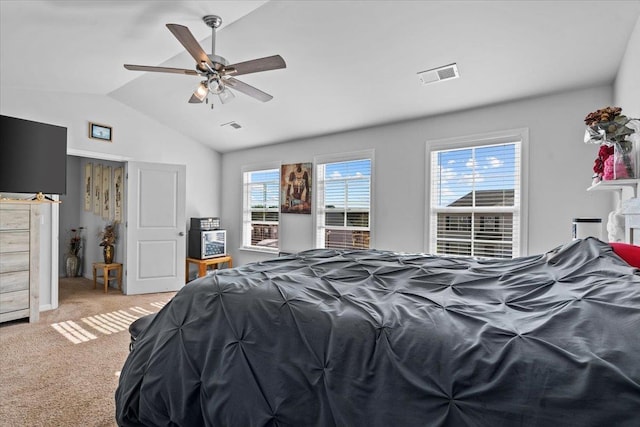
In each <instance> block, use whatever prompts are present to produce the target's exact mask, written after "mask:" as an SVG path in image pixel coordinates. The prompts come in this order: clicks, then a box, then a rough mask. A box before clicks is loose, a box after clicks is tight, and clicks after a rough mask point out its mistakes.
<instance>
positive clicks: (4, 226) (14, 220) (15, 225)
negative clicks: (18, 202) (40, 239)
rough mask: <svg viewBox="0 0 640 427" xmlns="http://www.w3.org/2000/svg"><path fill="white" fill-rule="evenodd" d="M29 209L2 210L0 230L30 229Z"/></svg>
mask: <svg viewBox="0 0 640 427" xmlns="http://www.w3.org/2000/svg"><path fill="white" fill-rule="evenodd" d="M28 229H29V209H21V210H2V213H0V230H28Z"/></svg>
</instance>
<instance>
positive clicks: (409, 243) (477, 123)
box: [221, 86, 613, 265]
mask: <svg viewBox="0 0 640 427" xmlns="http://www.w3.org/2000/svg"><path fill="white" fill-rule="evenodd" d="M612 95H613V88H612V87H611V86H602V87H596V88H591V89H585V90H578V91H573V92H567V93H560V94H555V95H549V96H543V97H539V98H533V99H529V100H522V101H517V102H510V103H505V104H500V105H494V106H490V107H486V108H480V109H473V110H468V111H463V112H458V113H453V114H447V115H443V116H437V117H429V118H424V119H419V120H413V121H408V122H403V123H397V124H391V125H386V126H380V127H374V128H367V129H361V130H356V131H351V132H345V133H339V134H335V135H328V136H323V137H317V138H312V139H307V140H303V141H294V142H290V143H284V144H279V145H275V146H270V147H263V148H256V149H250V150H242V151H237V152H232V153H226V154H223V156H222V172H223V181H224V183H225V186H224V189H223V192H222V219H221V220H222V222H223V226H224V228H226V229H227V230H229V231H228V233H229V245H228V247H229V248H230V252H231V254H232V256H233V257H234V264H236V265H241V264H244V263H246V262H250V261H256V260H261V259H265V258H268V257H271V256H273V255H265V254H261V253H256V252H248V251H241V250H239V249H238V248H240V246H241V243H242V239H241V235H240V233H241V230H242V174H241V169H242V167H243V166H244V165H251V164H257V163H264V162H269V161H282V162H283V163H297V162H309V161H312V160H313V158H314V156H317V155H323V154H328V153H342V152H350V151H357V150H364V149H374V150H375V165H374V171H373V174H374V178H373V207H372V209H373V212H372V216H373V218H374V219H373V224H372V226H373V229H372V242H373V243H372V245H373V246H374V247H376V248H379V249H390V250H397V251H407V252H421V251H425V250H426V249H427V248H426V245H425V242H424V235H425V229H424V223H425V208H424V207H425V185H426V181H425V174H424V166H425V156H426V153H425V151H426V150H425V141H427V140H432V139H443V138H451V137H459V136H466V135H475V134H481V133H487V132H494V131H499V130H507V129H515V128H528V129H529V159H528V160H529V177H528V180H527V181H528V185H529V189H528V191H529V201H528V206H529V211H528V217H529V224H528V225H529V230H528V248H527V249H528V250H527V253H528V254H537V253H542V252H545V251H548V250H550V249H552V248H554V247H556V246H557V245H560V244H562V243H565V242H567V241H568V240H570V238H571V221H572V218H574V217H577V216H594V217H601V218H603V221H606V218H607V215H608V213H609V211H610V210H611V209H612V207H613V196H612V195H611V194H609V193H607V192H587V191H586V189H587V188H588V187H589V186H590V185H591V176H592V169H591V168H592V165H593V160H594V159H595V157H596V155H597V147H595V146H593V145H587V144H584V143H583V142H582V141H583V135H584V122H583V119H584V117H585V116H586V114H588V113H589V112H591V111H594V110H596V109H598V108H601V107H602V106H603V105H610V104H611V101H612ZM279 234H280V236H282V239H283V240H286V241H290V240H291V238H290V236H295V238H296V239H297V242H298V247H296V248H285V247H282V249H284V250H289V249H295V250H300V249H306V248H311V247H313V244H314V242H313V218H312V216H311V215H307V216H304V217H303V216H301V215H297V216H293V215H291V214H289V215H283V216H282V219H281V225H280V227H279Z"/></svg>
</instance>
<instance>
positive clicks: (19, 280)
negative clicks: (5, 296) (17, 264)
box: [0, 271, 29, 293]
mask: <svg viewBox="0 0 640 427" xmlns="http://www.w3.org/2000/svg"><path fill="white" fill-rule="evenodd" d="M28 289H29V272H28V271H14V272H11V273H0V293H5V292H15V291H24V290H28Z"/></svg>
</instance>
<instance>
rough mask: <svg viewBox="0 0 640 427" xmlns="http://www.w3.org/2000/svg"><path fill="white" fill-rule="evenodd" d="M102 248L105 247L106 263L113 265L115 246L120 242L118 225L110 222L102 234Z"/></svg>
mask: <svg viewBox="0 0 640 427" xmlns="http://www.w3.org/2000/svg"><path fill="white" fill-rule="evenodd" d="M99 237H100V246H102V247H103V255H104V262H105V263H106V264H111V263H113V258H114V245H115V244H116V242H117V241H118V223H117V222H116V221H112V222H108V223H107V224H106V225H105V226H104V229H102V231H101V232H100V235H99Z"/></svg>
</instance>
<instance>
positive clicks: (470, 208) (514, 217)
mask: <svg viewBox="0 0 640 427" xmlns="http://www.w3.org/2000/svg"><path fill="white" fill-rule="evenodd" d="M520 176H521V143H520V141H513V142H507V143H500V144H487V145H478V146H471V147H468V148H456V149H450V150H434V151H432V152H431V201H430V223H431V224H430V228H431V252H433V253H436V254H441V255H461V256H477V257H494V258H512V257H514V256H519V230H520V208H521V203H520V200H521V189H520V182H521V179H520Z"/></svg>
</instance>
